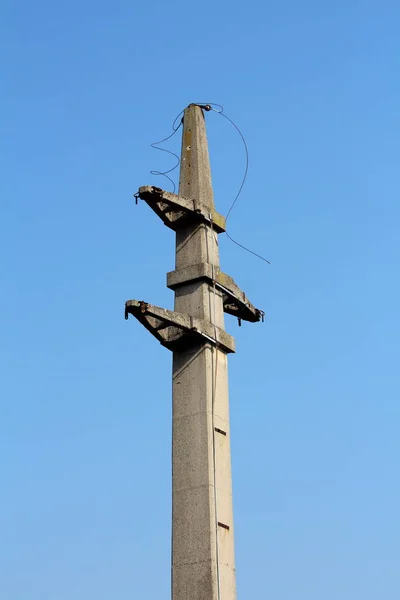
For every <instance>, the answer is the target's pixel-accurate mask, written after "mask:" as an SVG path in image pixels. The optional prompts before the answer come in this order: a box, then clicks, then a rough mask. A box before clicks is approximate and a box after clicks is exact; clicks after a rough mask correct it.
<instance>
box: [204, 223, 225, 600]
mask: <svg viewBox="0 0 400 600" xmlns="http://www.w3.org/2000/svg"><path fill="white" fill-rule="evenodd" d="M210 224H211V238H212V239H211V244H212V246H211V269H212V281H213V298H214V307H213V309H214V310H213V312H214V315H213V322H214V341H215V346H212V347H211V379H212V384H211V425H212V442H213V476H214V477H213V479H214V512H215V560H216V570H217V591H218V600H221V581H220V572H219V542H218V500H217V456H216V449H215V395H216V385H217V366H218V363H217V359H218V341H217V323H216V315H217V303H216V300H217V297H216V289H215V263H214V260H215V258H214V246H215V244H216V243H217V240H216V239H215V238H214V228H213V220H212V215H211V213H210ZM205 230H206V235H208V233H207V232H208V227H206V228H205Z"/></svg>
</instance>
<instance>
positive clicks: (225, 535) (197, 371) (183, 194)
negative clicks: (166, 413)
mask: <svg viewBox="0 0 400 600" xmlns="http://www.w3.org/2000/svg"><path fill="white" fill-rule="evenodd" d="M209 110H211V106H210V105H201V106H200V105H197V104H190V105H189V106H188V107H187V108H186V109H185V111H184V115H183V132H182V150H181V167H180V181H179V193H178V194H172V193H170V192H166V191H164V190H162V189H160V188H157V187H154V186H144V187H141V188H139V191H138V194H137V198H139V199H141V200H143V201H144V202H146V204H147V205H148V206H149V207H150V208H151V209H152V210H153V211H154V212H155V213H156V214H157V215H158V216H159V217H160V219H161V220H162V222H163V223H164V224H165V225H166V226H167V227H169V228H170V229H172V230H173V231H175V238H176V258H175V270H174V271H171V272H170V273H168V275H167V285H168V287H169V288H170V289H172V290H173V291H174V295H175V306H174V310H173V311H172V310H167V309H164V308H160V307H157V306H153V305H151V304H148V303H146V302H143V301H138V300H128V301H127V302H126V304H125V317H126V318H128V316H129V314H131V315H133V316H134V317H136V319H137V320H138V321H139V322H140V323H141V324H142V325H144V327H145V328H146V329H148V330H149V331H150V333H152V335H153V336H154V337H155V338H156V339H157V340H158V341H159V342H160V343H161V344H162V345H163V346H165V347H166V348H168V349H169V350H171V351H172V353H173V367H172V384H173V385H172V388H173V390H172V392H173V393H172V404H173V407H172V413H173V414H172V427H173V431H172V561H171V577H172V600H235V598H236V583H235V557H234V529H233V508H232V483H231V461H230V428H229V397H228V370H227V369H228V362H227V355H228V354H229V353H231V352H234V351H235V342H234V339H233V337H232V336H230V335H229V334H228V333H227V332H226V331H225V326H224V313H228V314H231V315H234V316H235V317H237V319H238V321H239V324H241V321H242V320H246V321H250V322H257V321H260V320H262V319H263V315H264V313H263V312H262V311H261V310H259V309H257V308H255V307H254V306H253V305H252V304H251V303H250V302H249V300H248V299H247V298H246V296H245V294H244V293H243V292H242V291H241V290H240V289H239V287H238V286H237V285H236V283H235V282H234V281H233V279H232V278H231V277H229V276H228V275H225V274H224V273H222V272H221V270H220V267H219V247H218V235H220V234H222V233H223V232H224V231H225V229H226V223H225V219H224V217H223V216H222V215H220V214H218V213H217V212H216V210H215V207H214V196H213V189H212V182H211V171H210V162H209V156H208V145H207V136H206V127H205V119H204V111H209Z"/></svg>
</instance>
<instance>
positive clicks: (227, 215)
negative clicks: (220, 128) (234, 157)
mask: <svg viewBox="0 0 400 600" xmlns="http://www.w3.org/2000/svg"><path fill="white" fill-rule="evenodd" d="M213 106H219V107H220V110H216V109H215V108H213ZM211 110H212V111H213V112H216V113H217V114H219V115H221V117H224V118H225V119H226V120H227V121H229V123H231V125H233V127H234V128H235V129H236V131H237V132H238V134H239V135H240V137H241V140H242V142H243V146H244V151H245V157H246V158H245V168H244V173H243V178H242V181H241V183H240V186H239V189H238V191H237V194H236V196H235V198H234V199H233V202H232V204H231V206H230V207H229V210H228V212H227V214H226V217H225V222H226V223H227V222H228V219H229V216H230V214H231V212H232V210H233V208H234V206H235V204H236V202H237V201H238V199H239V196H240V194H241V193H242V190H243V186H244V184H245V183H246V179H247V174H248V171H249V149H248V146H247V143H246V140H245V137H244V135H243V133H242V132H241V131H240V129H239V127H238V126H237V125H236V123H235V122H234V121H232V119H231V118H229V117H228V115H226V114H225V113H224V107H223V106H221V105H220V104H218V105H216V104H214V105H212V104H211ZM225 233H226V235H227V237H228V238H229V239H230V240H231V242H233V243H234V244H236V246H239V248H242V249H243V250H245V251H246V252H249V254H252V255H253V256H256V257H257V258H259V259H261V260H263V261H264V262H266V263H267V264H269V265H270V264H271V263H270V261H269V260H267V259H266V258H264V256H261V254H257V252H254V250H250V248H247V246H244V245H243V244H240V243H239V242H238V241H236V240H235V239H234V238H233V237H232V236H231V235H230V234H229V233H228V231H225Z"/></svg>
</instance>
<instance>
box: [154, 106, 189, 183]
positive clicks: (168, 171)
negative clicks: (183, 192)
mask: <svg viewBox="0 0 400 600" xmlns="http://www.w3.org/2000/svg"><path fill="white" fill-rule="evenodd" d="M183 112H184V111H183V110H181V112H180V113H179V115H177V116H176V117H175V119H174V121H173V123H172V133H171V134H170V135H168V136H167V137H166V138H164V139H163V140H160V141H159V142H153V143H152V144H150V146H151V147H152V148H154V150H159V151H160V152H166V153H167V154H171V156H174V157H175V158H176V160H177V162H176V164H175V165H174V166H173V167H171V169H168V170H167V171H150V175H157V176H162V177H166V178H167V179H169V181H170V182H171V183H172V185H173V186H174V189H173V193H175V190H176V185H175V181H174V180H173V179H172V178H171V177H169V176H168V174H169V173H172V171H175V169H176V168H177V167H178V166H179V165H180V162H181V159H180V158H179V156H178V155H177V154H175V152H171V150H167V149H166V148H159V147H158V146H159V145H160V144H163V143H164V142H167V141H168V140H170V139H171V138H172V137H173V136H174V135H175V134H176V132H177V131H178V130H179V128H180V126H181V125H182V120H181V121H179V124H178V125H176V122H177V121H178V119H179V118H180V116H181V115H182V114H183Z"/></svg>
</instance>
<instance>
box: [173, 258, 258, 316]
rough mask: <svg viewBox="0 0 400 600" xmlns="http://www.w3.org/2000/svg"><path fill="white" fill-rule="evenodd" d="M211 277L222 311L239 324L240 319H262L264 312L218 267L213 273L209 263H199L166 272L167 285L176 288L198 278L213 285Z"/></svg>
mask: <svg viewBox="0 0 400 600" xmlns="http://www.w3.org/2000/svg"><path fill="white" fill-rule="evenodd" d="M213 277H215V288H216V289H217V290H219V291H220V292H221V293H222V297H223V305H224V311H225V312H226V313H228V314H230V315H233V316H234V317H237V318H238V319H239V324H240V321H241V320H243V321H250V322H251V323H257V322H258V321H263V320H264V312H263V311H262V310H259V309H258V308H255V306H253V305H252V304H251V302H250V301H249V300H248V299H247V297H246V295H245V293H244V292H242V290H241V289H240V288H239V287H238V286H237V285H236V283H235V282H234V280H233V279H232V277H229V275H225V273H222V272H221V271H220V270H219V269H218V270H217V272H216V273H215V274H214V275H213V267H212V265H211V264H210V263H200V264H197V265H191V266H190V267H186V268H184V269H178V270H177V271H171V272H170V273H168V274H167V287H169V288H170V289H171V290H176V289H177V288H178V287H180V286H181V285H185V284H187V283H189V282H191V281H196V280H199V279H202V280H206V281H207V282H208V283H209V284H210V285H214V280H213Z"/></svg>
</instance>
